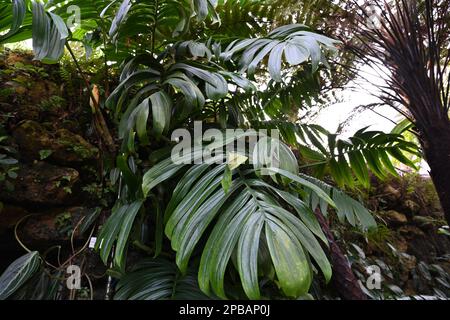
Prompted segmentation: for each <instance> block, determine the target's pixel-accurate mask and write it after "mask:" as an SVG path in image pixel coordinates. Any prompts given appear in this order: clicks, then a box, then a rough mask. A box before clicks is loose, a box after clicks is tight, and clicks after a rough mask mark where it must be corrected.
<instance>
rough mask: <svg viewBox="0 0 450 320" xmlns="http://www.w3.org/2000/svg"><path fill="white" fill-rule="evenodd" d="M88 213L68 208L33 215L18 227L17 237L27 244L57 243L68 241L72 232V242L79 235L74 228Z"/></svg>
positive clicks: (82, 209) (77, 208)
mask: <svg viewBox="0 0 450 320" xmlns="http://www.w3.org/2000/svg"><path fill="white" fill-rule="evenodd" d="M88 213H89V209H87V208H84V207H69V208H63V209H52V210H49V211H48V212H46V213H38V214H34V215H32V216H30V217H28V218H26V220H24V221H23V223H22V224H20V225H19V227H18V232H19V236H20V237H21V239H23V241H25V242H28V243H30V242H31V243H39V242H41V243H42V242H53V241H55V242H58V241H67V240H69V239H70V237H71V235H72V233H73V232H74V240H78V239H79V238H80V234H79V230H76V229H75V228H76V226H77V224H78V222H79V221H80V219H81V218H82V217H83V216H85V215H86V214H88Z"/></svg>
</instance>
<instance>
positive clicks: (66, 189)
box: [0, 162, 79, 206]
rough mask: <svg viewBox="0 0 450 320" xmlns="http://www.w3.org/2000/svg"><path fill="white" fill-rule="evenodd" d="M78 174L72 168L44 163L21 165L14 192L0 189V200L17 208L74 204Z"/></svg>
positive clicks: (0, 187)
mask: <svg viewBox="0 0 450 320" xmlns="http://www.w3.org/2000/svg"><path fill="white" fill-rule="evenodd" d="M78 180H79V173H78V171H77V170H75V169H72V168H65V167H58V166H54V165H51V164H48V163H46V162H37V163H35V164H32V165H26V164H25V165H23V164H21V165H20V167H19V171H18V176H17V178H16V179H15V181H14V182H15V183H14V190H13V191H8V190H6V189H4V188H3V187H2V186H1V185H0V199H1V200H2V201H5V202H7V203H14V204H19V205H23V204H25V205H44V206H55V205H65V204H68V203H70V202H72V201H73V191H74V189H75V187H76V184H77V182H78Z"/></svg>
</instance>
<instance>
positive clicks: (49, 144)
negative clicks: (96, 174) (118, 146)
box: [13, 120, 98, 165]
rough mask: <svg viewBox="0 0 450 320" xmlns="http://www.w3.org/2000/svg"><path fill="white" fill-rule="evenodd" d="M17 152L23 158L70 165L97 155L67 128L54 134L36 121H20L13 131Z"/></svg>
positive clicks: (87, 144)
mask: <svg viewBox="0 0 450 320" xmlns="http://www.w3.org/2000/svg"><path fill="white" fill-rule="evenodd" d="M13 136H14V138H15V140H16V143H17V144H18V146H19V152H20V154H21V156H22V158H24V160H28V161H29V160H41V159H43V158H48V160H49V161H52V162H54V163H58V164H64V165H70V164H74V163H75V164H76V163H82V162H85V161H89V160H93V159H96V158H97V157H98V150H97V148H95V147H93V146H92V145H91V144H90V143H89V142H87V141H86V140H85V139H84V138H83V137H81V136H80V135H77V134H74V133H72V132H70V131H69V130H67V129H59V130H57V131H56V132H55V133H54V134H52V133H50V132H49V131H47V130H46V129H45V128H44V127H43V126H42V125H41V124H39V123H38V122H36V121H32V120H27V121H24V122H22V123H21V124H20V125H19V126H18V127H17V128H16V129H15V130H14V133H13Z"/></svg>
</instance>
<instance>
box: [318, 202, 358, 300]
mask: <svg viewBox="0 0 450 320" xmlns="http://www.w3.org/2000/svg"><path fill="white" fill-rule="evenodd" d="M315 214H316V217H317V220H318V221H319V223H320V226H321V228H322V231H323V233H324V234H325V236H326V237H327V240H328V243H329V245H330V249H329V259H330V262H331V265H332V267H333V277H332V278H331V279H332V282H333V284H334V286H335V288H336V290H337V292H338V293H339V295H340V296H341V298H342V299H344V300H367V296H366V295H365V294H364V292H363V291H362V289H361V287H360V286H359V283H358V280H357V279H356V277H355V275H354V274H353V271H352V269H351V268H350V264H349V262H348V260H347V258H346V257H345V255H344V254H343V253H342V251H341V249H340V248H339V246H338V244H337V243H336V240H335V239H334V236H333V234H332V233H331V230H330V226H329V225H328V222H327V220H326V219H325V217H324V216H323V214H322V212H321V211H320V209H316V211H315Z"/></svg>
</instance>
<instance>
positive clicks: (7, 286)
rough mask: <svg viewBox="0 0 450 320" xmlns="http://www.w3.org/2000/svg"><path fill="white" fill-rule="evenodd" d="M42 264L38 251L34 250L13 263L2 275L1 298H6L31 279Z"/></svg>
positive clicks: (0, 282) (0, 280)
mask: <svg viewBox="0 0 450 320" xmlns="http://www.w3.org/2000/svg"><path fill="white" fill-rule="evenodd" d="M40 265H41V258H40V256H39V253H38V252H37V251H32V252H29V253H27V254H26V255H23V256H22V257H20V258H18V259H17V260H15V261H14V262H13V263H11V264H10V265H9V266H8V268H7V269H6V270H5V272H3V274H2V275H1V277H0V300H5V299H6V298H8V297H9V296H11V295H12V294H13V293H14V292H16V291H17V290H18V289H19V288H20V287H21V286H22V285H23V284H24V283H25V282H26V281H27V280H28V279H30V278H31V277H32V276H33V275H34V274H35V272H36V271H37V270H38V269H39V266H40Z"/></svg>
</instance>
